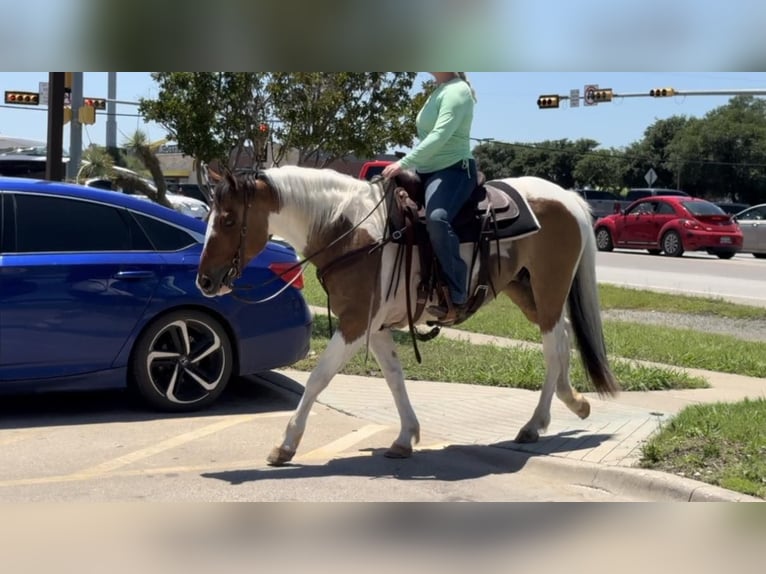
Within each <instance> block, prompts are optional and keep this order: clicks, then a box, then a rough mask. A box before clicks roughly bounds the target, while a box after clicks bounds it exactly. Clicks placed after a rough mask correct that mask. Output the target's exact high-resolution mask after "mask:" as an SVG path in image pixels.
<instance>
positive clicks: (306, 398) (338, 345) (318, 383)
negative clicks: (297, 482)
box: [267, 330, 364, 466]
mask: <svg viewBox="0 0 766 574" xmlns="http://www.w3.org/2000/svg"><path fill="white" fill-rule="evenodd" d="M363 341H364V338H363V337H360V338H358V339H357V340H356V341H354V342H351V343H348V342H346V340H345V339H344V338H343V335H342V334H341V332H340V330H338V331H336V332H335V334H334V335H333V337H332V339H330V343H329V344H328V345H327V348H326V349H325V351H324V352H323V353H322V355H321V357H319V362H318V363H317V366H316V367H315V368H314V370H313V371H311V374H310V375H309V380H308V382H307V383H306V389H305V390H304V392H303V396H302V397H301V400H300V402H299V403H298V408H296V410H295V413H294V414H293V416H292V418H291V419H290V422H288V423H287V428H286V429H285V434H284V437H283V438H282V444H281V445H280V446H277V447H274V449H273V450H272V451H271V453H270V454H269V456H268V458H267V461H268V463H269V464H270V465H272V466H281V465H283V464H285V463H287V462H290V461H291V460H292V458H293V456H295V451H296V450H297V448H298V444H299V443H300V441H301V438H302V437H303V431H304V430H305V429H306V420H307V419H308V416H309V412H311V407H312V406H313V405H314V402H315V401H316V399H317V397H318V396H319V394H320V393H321V392H322V391H323V390H324V389H325V388H326V387H327V385H328V384H329V383H330V381H331V380H332V378H333V377H334V376H335V374H336V373H337V372H338V371H339V370H340V369H342V368H343V365H345V364H346V362H347V361H348V360H349V359H350V358H351V357H352V356H353V355H354V353H355V352H356V351H357V350H358V349H359V346H360V345H361V344H362V342H363Z"/></svg>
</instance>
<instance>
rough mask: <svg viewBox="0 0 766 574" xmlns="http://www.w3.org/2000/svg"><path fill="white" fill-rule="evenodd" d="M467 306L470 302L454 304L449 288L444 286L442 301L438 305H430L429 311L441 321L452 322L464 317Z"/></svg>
mask: <svg viewBox="0 0 766 574" xmlns="http://www.w3.org/2000/svg"><path fill="white" fill-rule="evenodd" d="M467 308H468V303H458V304H457V305H456V304H454V303H453V302H452V297H451V296H450V292H449V289H448V288H446V287H443V288H442V297H441V302H440V303H439V304H438V305H431V306H429V307H428V309H427V311H428V312H429V313H431V314H432V315H433V316H434V317H436V318H437V319H438V320H439V322H440V323H444V324H451V323H454V322H455V321H457V320H458V319H459V318H460V317H462V315H463V314H464V313H465V311H466V309H467Z"/></svg>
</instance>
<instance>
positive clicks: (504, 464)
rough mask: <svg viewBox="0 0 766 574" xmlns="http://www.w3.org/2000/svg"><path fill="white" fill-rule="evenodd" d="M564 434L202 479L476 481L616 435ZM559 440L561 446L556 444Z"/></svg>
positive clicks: (372, 452)
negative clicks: (534, 441)
mask: <svg viewBox="0 0 766 574" xmlns="http://www.w3.org/2000/svg"><path fill="white" fill-rule="evenodd" d="M556 438H561V437H560V436H557V435H553V436H551V437H549V438H548V439H541V440H540V443H538V444H541V445H542V444H544V443H549V444H548V446H547V447H543V450H542V451H541V452H528V451H522V450H520V449H519V448H518V447H521V448H522V449H523V448H526V447H528V446H529V445H519V444H517V443H514V442H503V443H498V444H494V445H488V446H487V445H451V446H448V447H446V448H440V449H423V450H418V451H416V453H415V454H414V455H413V456H412V458H409V459H403V460H399V459H388V458H385V457H384V456H383V454H384V452H385V450H386V449H383V448H380V449H378V448H376V449H362V450H360V451H359V452H364V453H368V454H364V455H355V456H354V455H352V456H347V457H338V458H334V459H331V460H329V461H328V462H326V463H320V464H308V463H301V462H300V453H299V454H298V456H297V457H296V458H297V462H295V463H291V464H289V465H286V466H283V467H276V468H273V467H266V466H264V468H254V469H244V470H232V471H223V472H214V473H203V474H202V475H201V476H202V477H203V478H210V479H214V480H221V481H224V482H228V483H229V484H231V485H233V486H236V485H241V484H246V483H249V482H255V481H259V480H287V479H297V478H299V479H305V478H330V477H333V476H357V477H364V478H386V477H387V478H394V479H396V480H405V481H406V480H439V481H446V482H454V481H461V480H472V479H476V478H481V477H483V476H489V475H493V474H514V473H517V472H519V471H521V470H522V469H523V468H524V466H525V465H526V464H527V461H529V460H530V459H531V458H533V457H536V456H545V455H547V454H552V453H555V452H569V451H572V450H580V449H587V448H592V447H593V446H594V445H597V444H601V443H602V442H604V441H606V440H609V438H611V435H607V434H601V435H588V436H587V439H588V440H587V441H582V440H581V439H579V438H578V439H571V442H568V441H564V442H557V441H555V440H553V439H556ZM554 445H557V446H555V447H554Z"/></svg>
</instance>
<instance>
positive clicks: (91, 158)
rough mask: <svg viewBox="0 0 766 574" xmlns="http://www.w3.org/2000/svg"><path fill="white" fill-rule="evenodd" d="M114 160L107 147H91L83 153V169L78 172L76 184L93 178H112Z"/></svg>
mask: <svg viewBox="0 0 766 574" xmlns="http://www.w3.org/2000/svg"><path fill="white" fill-rule="evenodd" d="M113 170H114V159H113V158H112V156H111V154H110V153H109V151H108V150H107V149H106V148H105V147H100V146H90V147H88V148H87V149H85V150H84V151H83V152H82V167H80V170H79V171H78V172H77V177H76V178H75V183H80V182H81V181H82V180H85V179H90V178H92V177H104V178H110V179H111V177H112V172H113Z"/></svg>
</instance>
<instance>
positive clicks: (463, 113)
mask: <svg viewBox="0 0 766 574" xmlns="http://www.w3.org/2000/svg"><path fill="white" fill-rule="evenodd" d="M429 73H430V74H431V75H433V77H434V79H435V80H436V88H435V89H434V91H433V92H432V93H431V95H430V96H429V98H428V100H427V101H426V103H425V104H424V105H423V108H422V109H421V110H420V112H418V115H417V119H416V124H417V130H418V137H419V138H420V143H419V144H418V145H417V146H415V148H414V149H413V150H412V151H411V152H410V153H408V154H407V155H405V156H404V157H403V158H402V159H400V160H399V161H397V162H395V163H392V164H390V165H388V166H386V168H385V169H384V170H383V174H382V175H383V177H385V178H391V177H395V176H396V175H398V174H399V173H400V172H401V171H403V170H406V169H415V170H416V171H417V172H418V174H419V175H420V178H421V180H422V182H423V185H424V186H425V189H426V205H425V208H426V225H427V228H428V235H429V237H430V238H431V244H432V245H433V248H434V252H435V254H436V257H437V259H438V260H439V264H440V265H441V268H442V272H443V275H444V277H445V279H446V281H447V284H448V288H449V293H448V295H449V298H450V299H451V301H449V300H448V301H446V302H445V303H446V305H435V306H431V307H429V308H428V311H429V312H430V313H431V314H433V315H434V316H436V317H437V318H439V319H441V320H444V321H453V320H454V319H455V318H456V317H457V316H459V315H460V314H461V313H462V312H463V311H464V310H465V307H466V303H467V300H468V294H467V286H466V279H467V277H466V275H467V267H466V264H465V262H464V261H463V259H462V258H461V257H460V242H459V239H458V237H457V235H456V234H455V232H454V230H453V228H452V220H453V219H454V218H455V216H456V215H457V214H458V212H459V211H460V209H461V208H462V207H463V205H464V204H465V202H466V201H467V200H468V198H469V197H470V195H471V192H472V191H473V190H474V189H475V188H476V185H477V174H476V162H475V160H474V159H473V155H472V153H471V146H470V135H471V124H472V122H473V107H474V103H475V101H476V94H475V92H474V90H473V87H472V86H471V84H470V83H469V82H468V79H467V78H466V75H465V72H429Z"/></svg>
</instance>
